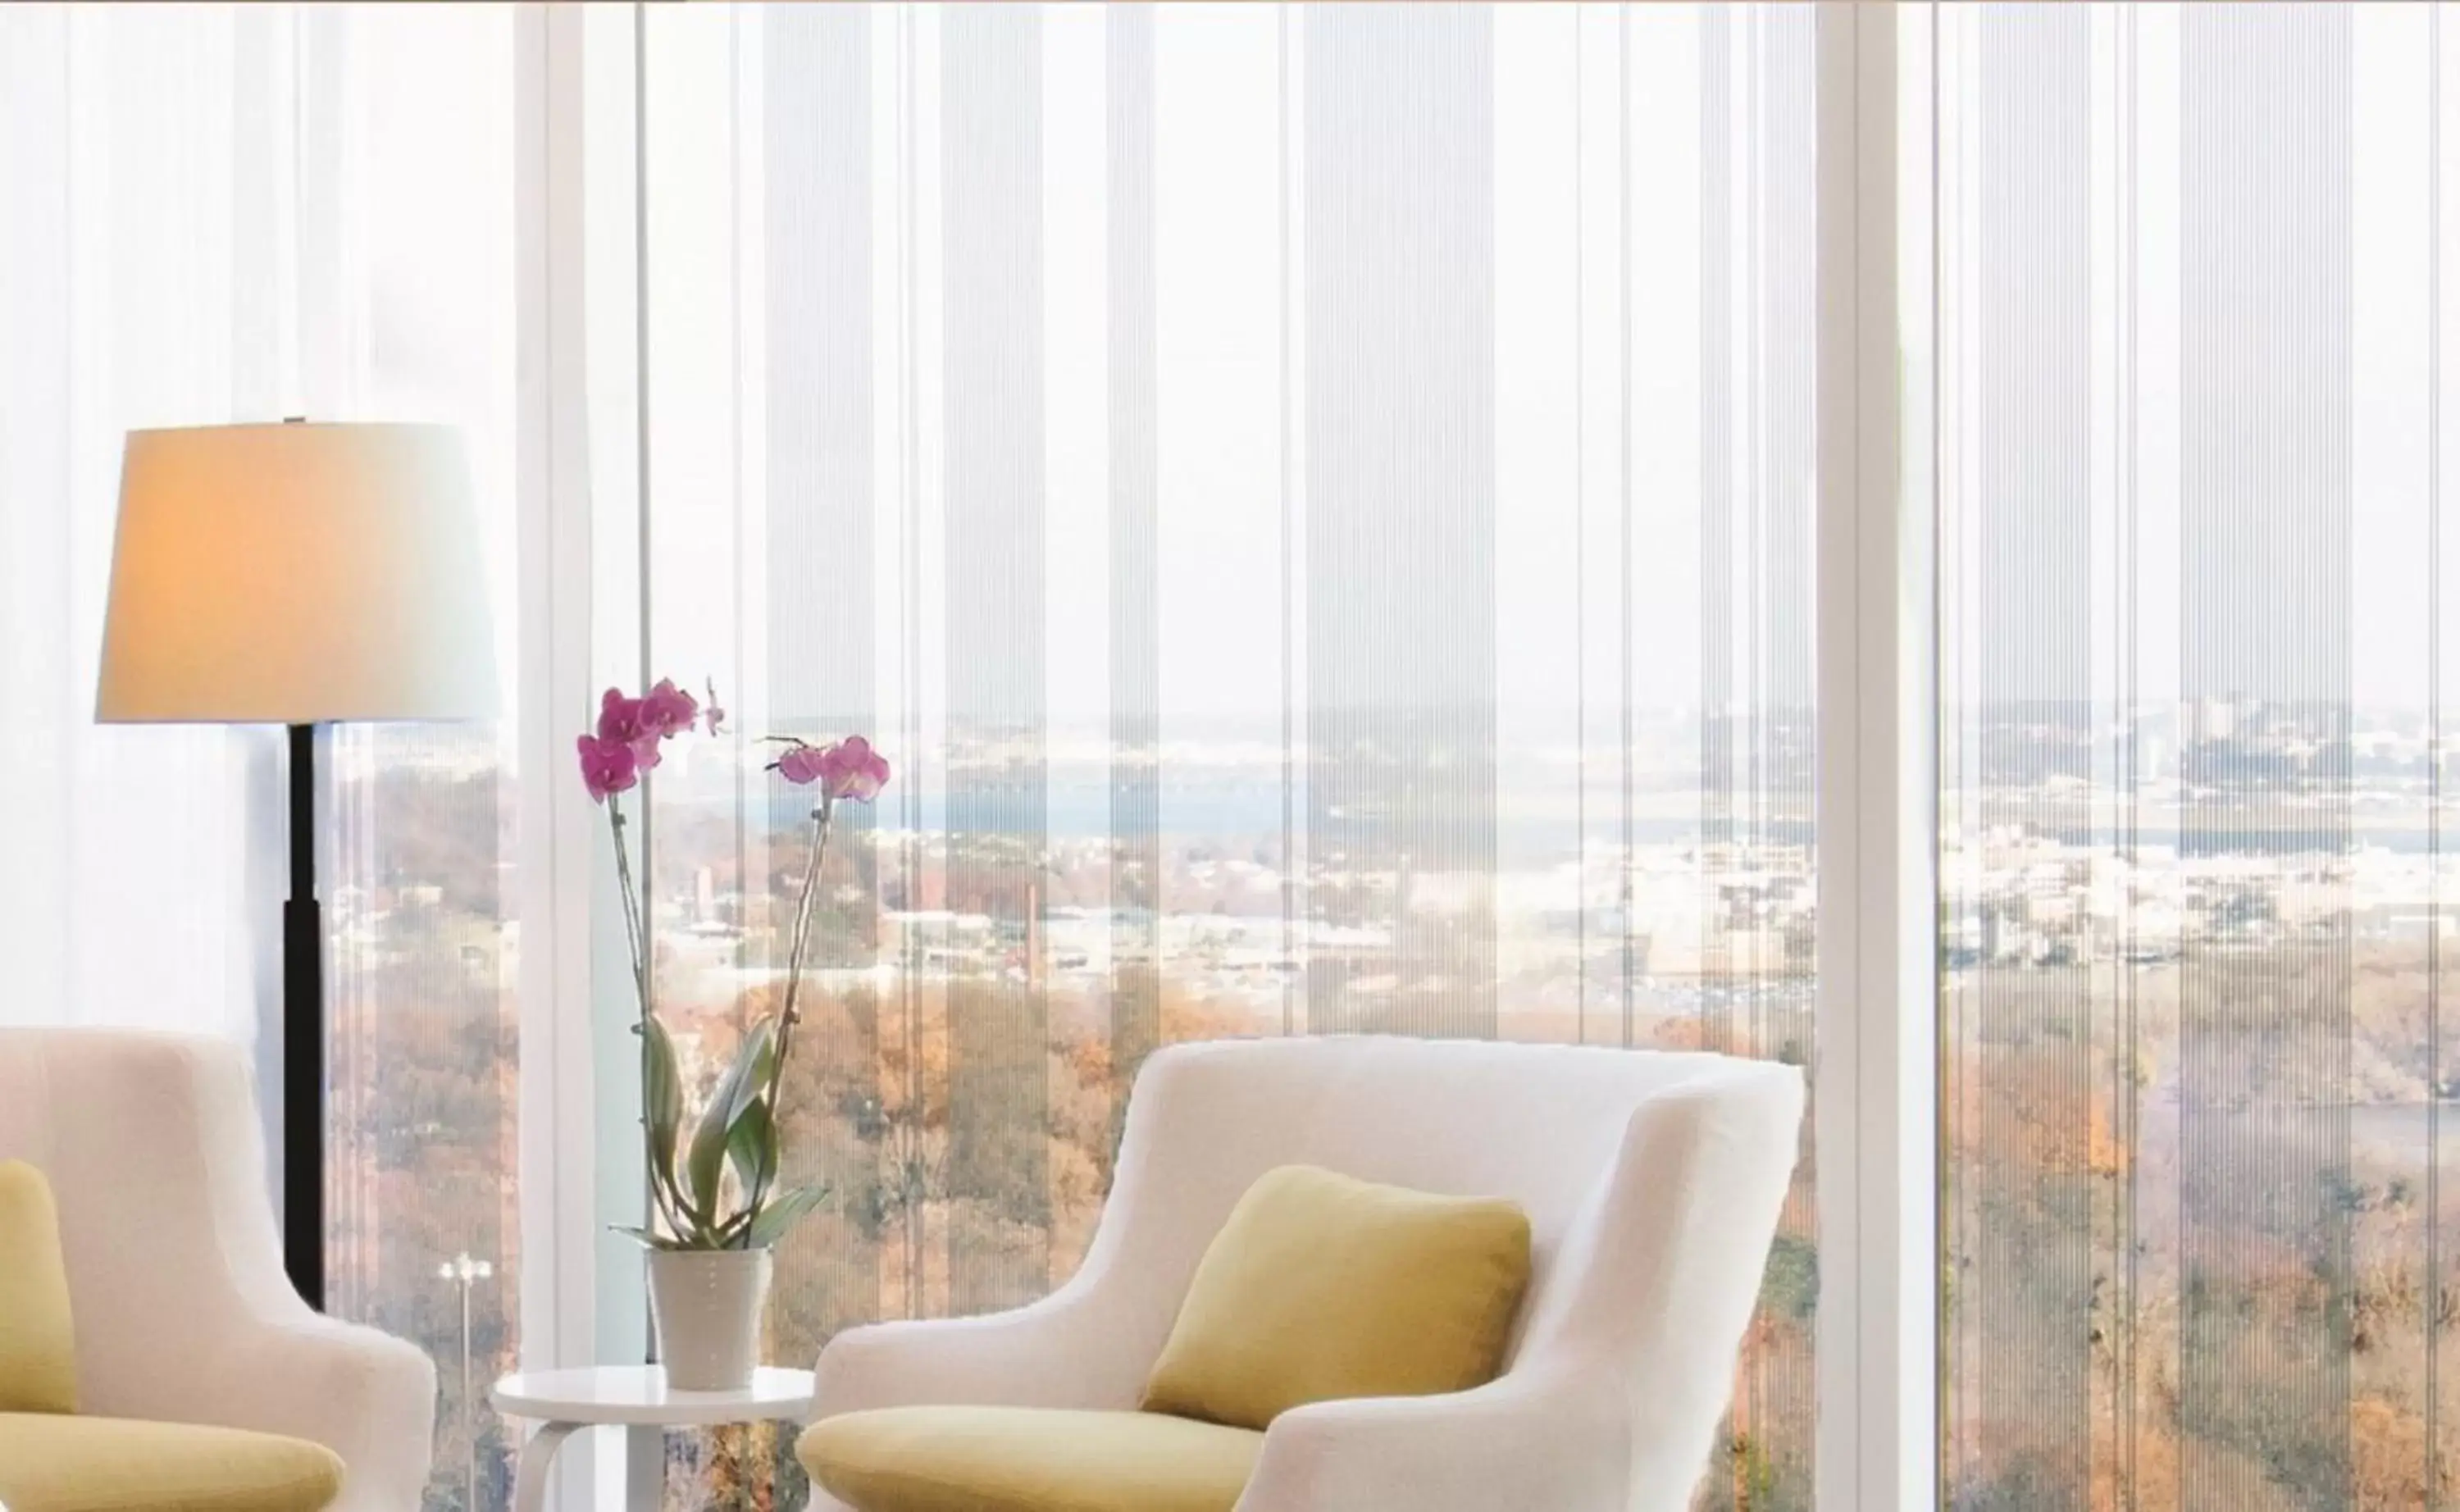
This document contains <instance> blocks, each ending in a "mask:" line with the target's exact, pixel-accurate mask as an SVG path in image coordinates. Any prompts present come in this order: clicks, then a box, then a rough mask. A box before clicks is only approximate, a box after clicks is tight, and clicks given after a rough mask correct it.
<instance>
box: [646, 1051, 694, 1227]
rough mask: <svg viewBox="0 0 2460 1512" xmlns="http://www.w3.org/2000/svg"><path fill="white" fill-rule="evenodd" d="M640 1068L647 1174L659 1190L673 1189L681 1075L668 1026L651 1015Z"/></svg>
mask: <svg viewBox="0 0 2460 1512" xmlns="http://www.w3.org/2000/svg"><path fill="white" fill-rule="evenodd" d="M644 1044H645V1046H646V1047H647V1048H646V1051H645V1053H644V1054H643V1056H642V1065H641V1110H642V1116H643V1117H644V1118H647V1120H648V1125H649V1174H650V1177H651V1179H652V1180H654V1181H655V1182H657V1183H658V1185H659V1186H660V1188H661V1189H662V1190H664V1191H667V1192H673V1191H674V1189H675V1137H676V1134H677V1132H678V1131H679V1130H680V1128H681V1126H682V1124H683V1117H684V1083H683V1073H682V1072H681V1070H680V1069H678V1068H677V1066H676V1064H675V1042H674V1041H673V1040H672V1039H670V1038H668V1035H667V1026H666V1025H664V1024H662V1023H660V1022H659V1021H658V1020H657V1019H656V1017H654V1016H652V1017H651V1018H650V1019H649V1021H648V1026H647V1038H646V1040H645V1041H644Z"/></svg>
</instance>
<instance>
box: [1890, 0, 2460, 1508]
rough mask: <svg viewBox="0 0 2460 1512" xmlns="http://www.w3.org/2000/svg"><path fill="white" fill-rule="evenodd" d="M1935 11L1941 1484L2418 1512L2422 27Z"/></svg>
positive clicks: (2439, 753)
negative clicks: (1942, 1143) (1943, 1393)
mask: <svg viewBox="0 0 2460 1512" xmlns="http://www.w3.org/2000/svg"><path fill="white" fill-rule="evenodd" d="M1936 25H1937V50H1938V51H1937V63H1938V67H1937V74H1936V81H1937V95H1936V98H1935V101H1934V104H1935V108H1936V111H1937V119H1938V126H1939V135H1938V143H1939V150H1940V174H1939V182H1938V187H1937V192H1938V209H1939V215H1940V219H1939V223H1938V226H1937V230H1938V235H1939V238H1940V241H1939V260H1938V264H1937V266H1938V268H1939V271H1940V284H1939V287H1938V288H1937V290H1936V297H1937V306H1936V311H1935V312H1936V316H1937V329H1938V332H1939V336H1938V344H1937V349H1936V358H1937V377H1938V385H1939V411H1938V415H1937V423H1938V446H1939V453H1938V458H1937V463H1938V474H1939V479H1940V481H1939V490H1940V493H1939V499H1940V521H1939V524H1940V567H1941V598H1940V653H1941V682H1942V708H1941V730H1942V746H1941V765H1940V784H1941V786H1940V876H1941V886H1942V890H1943V893H1944V898H1943V907H1942V915H1941V917H1942V927H1943V933H1944V939H1943V941H1942V949H1943V952H1944V957H1943V962H1942V966H1943V989H1942V991H1943V997H1942V1018H1941V1033H1942V1037H1943V1043H1942V1046H1941V1057H1940V1065H1941V1069H1942V1078H1943V1087H1944V1093H1943V1102H1942V1108H1941V1116H1942V1119H1943V1123H1944V1125H1945V1128H1944V1133H1945V1150H1946V1168H1945V1170H1944V1172H1943V1182H1944V1184H1943V1190H1942V1212H1941V1231H1942V1244H1943V1246H1944V1250H1945V1252H1944V1255H1943V1276H1944V1287H1945V1295H1944V1297H1943V1299H1942V1321H1943V1348H1944V1351H1945V1356H1946V1357H1945V1373H1946V1374H1945V1377H1944V1379H1945V1391H1946V1396H1945V1401H1944V1408H1945V1414H1944V1416H1945V1424H1946V1437H1945V1440H1944V1442H1943V1444H1942V1451H1941V1452H1942V1457H1943V1465H1942V1471H1943V1476H1944V1480H1945V1492H1946V1496H1947V1499H1948V1501H1949V1502H1950V1503H1951V1504H1954V1505H1960V1506H1977V1507H1979V1506H1994V1507H1997V1506H2004V1507H2054V1506H2057V1507H2065V1506H2082V1505H2094V1506H2104V1505H2109V1506H2132V1507H2143V1508H2158V1507H2183V1506H2203V1505H2220V1504H2229V1505H2234V1506H2242V1507H2284V1508H2285V1507H2293V1506H2359V1507H2395V1506H2398V1507H2415V1506H2421V1505H2431V1504H2434V1502H2435V1501H2437V1500H2439V1499H2444V1498H2448V1497H2449V1496H2450V1495H2451V1494H2452V1491H2453V1489H2454V1480H2453V1477H2454V1473H2455V1470H2460V1461H2455V1459H2454V1458H2453V1455H2454V1450H2455V1448H2460V1444H2455V1441H2454V1437H2453V1433H2452V1429H2451V1426H2450V1423H2449V1416H2450V1412H2449V1401H2450V1396H2449V1385H2450V1380H2449V1375H2448V1374H2446V1373H2447V1372H2448V1371H2449V1364H2448V1358H2447V1357H2448V1355H2449V1347H2450V1344H2451V1337H2450V1331H2449V1315H2448V1310H2449V1295H2448V1291H2447V1283H2446V1282H2445V1280H2444V1270H2445V1267H2446V1266H2447V1264H2448V1262H2447V1261H2445V1260H2444V1258H2443V1254H2444V1245H2445V1239H2444V1235H2445V1232H2446V1230H2447V1228H2448V1227H2449V1223H2450V1220H2451V1218H2452V1216H2453V1212H2452V1209H2451V1208H2450V1207H2449V1205H2448V1203H2446V1200H2445V1198H2444V1195H2443V1186H2442V1181H2441V1178H2442V1175H2443V1171H2442V1165H2441V1159H2440V1157H2441V1154H2442V1152H2443V1151H2444V1150H2445V1149H2448V1148H2449V1147H2450V1146H2449V1144H2447V1143H2445V1142H2444V1141H2445V1138H2446V1136H2445V1134H2444V1132H2443V1131H2444V1129H2445V1128H2446V1126H2447V1124H2448V1123H2449V1115H2450V1108H2449V1103H2448V1101H2447V1100H2446V1094H2447V1092H2448V1091H2449V1086H2450V1080H2449V1068H2448V1067H2447V1066H2446V1065H2444V1064H2442V1063H2441V1052H2440V1050H2439V1043H2440V1014H2441V1007H2442V997H2443V992H2442V989H2443V987H2444V985H2445V980H2444V973H2445V970H2446V965H2445V962H2446V959H2447V956H2448V954H2449V948H2450V947H2449V941H2448V940H2447V938H2446V929H2447V926H2446V925H2445V923H2444V920H2445V917H2446V907H2447V905H2446V904H2445V903H2444V901H2443V892H2444V888H2445V886H2446V885H2447V878H2446V875H2445V865H2444V862H2443V860H2442V854H2441V852H2442V848H2443V843H2444V837H2443V813H2442V807H2441V802H2442V782H2443V766H2444V746H2443V736H2444V724H2443V714H2442V708H2443V693H2444V678H2445V672H2444V671H2443V667H2444V655H2443V644H2444V642H2443V630H2442V594H2441V589H2442V584H2443V582H2444V577H2443V573H2442V564H2443V561H2444V560H2445V559H2444V557H2443V555H2442V553H2443V551H2444V549H2445V548H2444V545H2443V532H2442V522H2441V493H2440V485H2441V480H2440V478H2439V475H2438V470H2437V458H2438V457H2439V455H2440V450H2441V443H2440V437H2439V435H2438V431H2439V427H2440V426H2441V424H2442V415H2441V410H2440V383H2441V360H2440V354H2441V351H2442V345H2443V343H2442V330H2441V326H2440V322H2441V320H2442V310H2441V304H2440V298H2441V296H2440V287H2441V283H2442V272H2443V267H2444V251H2443V240H2444V239H2443V237H2442V234H2441V230H2442V228H2441V225H2440V224H2439V222H2438V220H2437V218H2436V211H2437V209H2438V207H2439V204H2440V202H2441V198H2440V196H2439V194H2438V182H2439V181H2441V180H2443V179H2444V178H2445V176H2446V174H2447V167H2446V164H2445V162H2444V161H2443V160H2442V159H2441V158H2440V157H2439V156H2438V153H2439V143H2440V140H2441V134H2440V129H2439V120H2438V117H2440V115H2441V112H2442V111H2443V109H2444V105H2443V96H2444V94H2445V90H2444V87H2443V86H2444V81H2445V79H2446V77H2447V75H2448V67H2447V64H2446V61H2445V59H2446V53H2444V51H2443V49H2442V43H2441V36H2440V31H2441V28H2440V22H2439V17H2438V16H2437V14H2436V13H2435V12H2434V11H2433V10H2432V9H2431V8H2409V7H2398V6H2379V7H2378V6H2355V7H2339V6H2253V5H2249V6H2227V7H2221V6H2185V7H2168V6H2092V7H2040V8H2032V7H2024V6H1998V5H1992V6H1970V7H1941V8H1940V9H1939V11H1938V12H1937V18H1936Z"/></svg>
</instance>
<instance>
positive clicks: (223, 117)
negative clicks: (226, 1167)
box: [0, 5, 520, 1507]
mask: <svg viewBox="0 0 2460 1512" xmlns="http://www.w3.org/2000/svg"><path fill="white" fill-rule="evenodd" d="M515 19H516V17H515V14H514V12H513V11H512V9H511V8H509V7H502V6H452V7H392V6H368V7H344V6H314V5H302V6H295V7H294V6H260V5H231V6H205V5H195V6H189V5H176V6H159V7H158V6H90V5H84V6H48V5H11V6H7V7H0V700H5V702H6V705H7V708H8V713H7V714H6V716H5V717H0V803H5V804H6V813H7V820H6V824H5V826H0V960H5V961H6V962H7V963H8V986H7V990H6V993H5V995H0V1022H33V1023H70V1024H113V1025H127V1024H134V1025H148V1026H159V1027H170V1028H180V1029H190V1030H202V1031H206V1032H209V1033H223V1034H227V1035H230V1036H232V1037H235V1038H239V1039H242V1040H245V1041H248V1042H250V1043H251V1044H252V1045H253V1046H254V1047H255V1052H256V1054H257V1057H258V1064H259V1083H260V1086H261V1088H262V1089H264V1092H265V1098H264V1101H265V1113H266V1117H267V1119H268V1124H269V1125H271V1124H272V1123H274V1122H275V1121H277V1120H278V1119H279V1118H280V1116H281V1112H282V1110H281V1108H280V1107H279V1104H278V1100H277V1094H278V1089H279V1087H280V1085H281V1083H280V1078H279V1076H278V1075H275V1071H276V1068H277V1066H278V1063H279V1055H280V1046H279V1043H278V1035H277V1033H276V1032H275V1019H274V1015H275V1014H276V1012H277V1011H278V1005H277V1002H276V994H277V992H278V987H279V961H278V957H277V955H276V954H275V952H274V947H275V946H276V945H277V943H278V935H277V921H278V918H279V903H280V899H281V897H282V895H283V893H284V891H285V890H286V856H285V853H284V849H283V845H284V825H285V822H286V820H285V810H284V805H283V799H284V786H283V769H282V764H281V761H282V753H281V747H280V741H279V737H278V735H276V734H275V733H274V732H271V731H258V730H226V729H222V728H214V727H199V728H190V729H181V728H168V727H158V728H145V727H124V728H115V729H106V728H100V727H97V726H95V724H94V723H93V720H92V709H93V686H94V683H93V680H94V668H95V654H96V648H97V641H98V638H99V632H100V625H101V618H102V610H103V607H104V592H105V584H106V575H107V569H108V565H109V555H110V549H111V539H112V531H113V524H114V515H115V506H116V502H117V482H118V473H119V452H120V443H121V437H122V435H123V433H124V432H125V431H127V430H128V429H130V428H133V427H139V426H161V425H201V424H218V423H224V422H230V421H242V420H245V421H264V420H269V419H276V418H280V417H282V416H284V415H307V416H311V417H314V418H318V419H363V418H384V419H416V420H437V421H444V422H447V423H450V424H453V425H455V426H456V427H457V428H459V429H460V431H461V432H462V434H463V435H464V437H465V438H466V439H467V441H468V443H469V448H470V452H471V456H472V461H473V467H474V472H475V479H474V481H475V483H476V485H477V498H478V500H479V504H480V517H481V530H482V534H483V537H484V539H483V542H482V555H483V558H484V560H485V561H486V562H487V563H488V564H489V567H490V570H491V572H492V573H493V575H494V580H495V581H494V583H493V585H492V586H493V589H494V598H495V601H496V603H497V604H498V606H499V608H498V614H497V616H496V623H497V628H498V641H499V658H500V660H501V661H502V663H503V665H505V667H506V668H507V669H509V668H510V667H511V666H513V665H514V659H513V658H512V656H511V655H510V650H509V648H510V645H511V642H512V638H513V634H514V627H515V625H516V623H517V620H516V616H515V614H514V612H513V600H512V584H511V568H512V562H513V550H512V543H513V531H512V521H513V507H514V500H513V494H514V480H513V467H514V442H515V436H514V415H515V413H516V411H515V395H514V387H515V378H514V373H515V331H516V321H515V309H514V295H513V289H514V282H515V231H514V227H515V220H514V211H515V205H514V198H513V182H514V176H515V167H516V160H515V154H514V146H513V137H514V130H513V128H514V119H515V116H514V96H515V84H514V46H513V43H514V22H515ZM263 590H264V591H265V592H280V591H282V585H281V584H280V582H279V581H278V580H275V579H272V578H270V577H268V579H267V581H266V582H265V584H264V585H263ZM504 681H505V683H506V685H507V687H508V689H510V688H511V686H512V684H513V682H514V679H513V678H512V677H511V676H509V675H508V676H507V677H506V678H505V679H504ZM507 712H508V713H509V712H510V711H509V707H508V709H507ZM508 729H509V726H505V727H502V730H508ZM500 735H501V731H499V728H498V727H494V726H489V725H486V724H483V723H481V724H475V725H470V726H456V727H450V728H446V727H432V728H422V727H411V726H385V727H358V728H345V729H341V730H337V731H335V732H334V733H333V735H332V740H331V747H330V752H331V754H330V757H329V760H328V761H327V762H326V763H325V764H324V765H323V767H322V768H321V770H320V776H321V777H323V778H324V779H325V787H324V792H323V795H322V799H323V802H324V804H325V808H326V820H325V822H324V823H323V825H322V826H321V834H322V838H323V841H324V854H323V856H322V858H321V861H320V865H319V872H320V880H321V882H322V884H323V885H322V888H321V891H322V894H323V897H324V899H325V903H326V919H327V922H328V925H329V934H328V939H327V942H326V960H327V972H326V976H327V987H328V1034H327V1039H328V1051H329V1057H328V1068H329V1071H328V1092H327V1098H328V1119H327V1150H328V1159H327V1169H326V1172H325V1181H326V1184H327V1191H328V1212H329V1215H330V1227H329V1241H328V1245H329V1257H328V1274H329V1304H330V1306H331V1308H332V1309H333V1310H335V1311H337V1312H340V1313H342V1314H344V1315H348V1316H352V1317H358V1318H364V1319H368V1320H371V1321H373V1322H376V1323H378V1324H380V1325H382V1326H384V1327H386V1328H388V1329H391V1330H392V1331H395V1332H398V1333H401V1334H404V1335H407V1336H409V1337H411V1338H413V1339H415V1340H416V1341H418V1342H419V1343H420V1344H422V1345H423V1346H424V1347H426V1348H427V1349H428V1350H430V1351H431V1352H433V1353H435V1355H436V1356H437V1357H438V1358H439V1359H442V1360H447V1361H452V1362H454V1366H455V1368H454V1369H450V1370H448V1371H447V1372H446V1373H445V1374H446V1380H445V1391H446V1411H445V1414H444V1415H443V1424H444V1428H443V1438H442V1440H441V1442H440V1443H439V1445H438V1454H437V1466H438V1468H437V1477H438V1480H437V1490H436V1493H435V1498H436V1500H432V1501H431V1503H430V1504H431V1505H436V1506H446V1505H450V1506H455V1507H463V1506H470V1505H474V1504H475V1505H482V1506H483V1505H500V1504H502V1502H503V1500H504V1496H505V1493H506V1491H507V1490H508V1488H509V1451H508V1448H507V1440H506V1439H505V1437H504V1435H503V1433H502V1430H501V1427H500V1425H498V1424H496V1423H494V1422H493V1421H492V1419H491V1418H489V1417H488V1416H486V1414H485V1413H484V1411H483V1408H481V1407H480V1406H479V1404H478V1403H477V1399H476V1395H477V1394H476V1392H471V1393H470V1394H469V1395H464V1381H463V1379H462V1375H461V1373H460V1371H459V1369H458V1362H459V1360H460V1359H461V1358H462V1357H463V1350H464V1347H465V1345H466V1346H467V1349H468V1357H469V1358H471V1360H472V1361H473V1367H472V1369H473V1375H474V1378H475V1385H476V1386H477V1388H479V1389H481V1390H482V1389H483V1387H484V1384H485V1381H486V1379H487V1378H488V1376H489V1375H490V1374H492V1372H493V1371H495V1370H498V1369H501V1368H504V1367H506V1366H508V1365H509V1364H510V1363H511V1360H512V1358H513V1355H514V1351H515V1340H516V1337H517V1331H516V1329H515V1327H514V1319H513V1318H512V1316H511V1306H510V1298H511V1297H512V1296H514V1295H516V1294H517V1293H516V1291H515V1289H514V1288H515V1281H516V1274H517V1267H518V1263H519V1260H520V1245H519V1243H518V1235H517V1233H516V1225H515V1222H514V1212H515V1202H516V1186H515V1182H514V1176H515V1172H514V1170H513V1160H514V1154H513V1152H514V1146H515V1139H514V1134H515V1109H514V1088H515V1083H516V1066H517V1054H516V1046H515V1039H514V1033H513V1031H514V1014H513V999H512V993H511V990H510V983H511V979H512V973H513V971H514V969H515V968H514V945H515V934H514V930H513V926H512V918H511V916H512V912H513V889H512V888H511V887H510V886H509V885H507V883H506V878H507V868H506V866H505V864H504V858H505V857H506V856H507V855H509V853H510V850H511V844H510V839H511V837H510V833H509V828H510V821H509V816H510V813H511V805H510V800H509V789H510V777H511V773H510V765H511V763H510V761H509V760H508V758H507V756H506V750H507V748H506V747H505V746H504V745H503V744H501V741H500ZM267 1142H268V1147H269V1149H274V1150H278V1149H279V1141H278V1140H276V1139H268V1141H267ZM464 1252H466V1253H467V1254H468V1255H469V1256H470V1257H471V1258H472V1259H475V1260H483V1261H486V1262H488V1263H489V1264H490V1265H491V1266H492V1267H493V1272H494V1273H493V1276H492V1277H491V1278H490V1279H488V1280H487V1281H485V1282H482V1283H480V1284H479V1285H477V1287H476V1288H474V1289H473V1293H472V1295H471V1297H470V1299H469V1300H470V1306H469V1309H468V1310H467V1312H466V1313H465V1312H464V1310H463V1309H462V1306H461V1298H460V1297H459V1295H458V1294H457V1292H456V1290H455V1288H454V1286H453V1285H452V1284H449V1283H447V1282H445V1281H442V1280H440V1279H439V1278H438V1269H439V1267H442V1266H444V1265H445V1264H447V1263H448V1262H450V1261H452V1260H453V1259H454V1258H455V1257H456V1256H457V1255H459V1254H462V1253H464ZM465 1318H466V1319H467V1320H468V1321H467V1324H466V1330H467V1331H466V1332H465V1331H464V1330H465V1324H464V1319H465Z"/></svg>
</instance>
